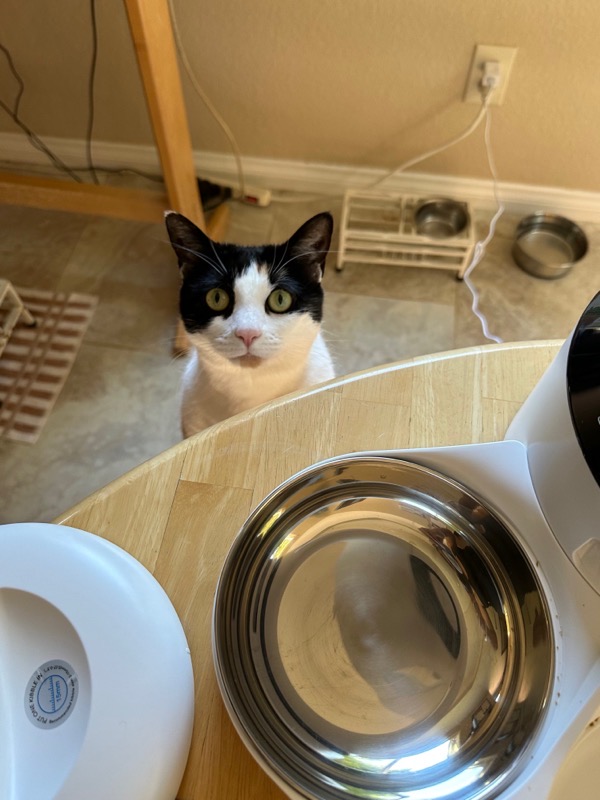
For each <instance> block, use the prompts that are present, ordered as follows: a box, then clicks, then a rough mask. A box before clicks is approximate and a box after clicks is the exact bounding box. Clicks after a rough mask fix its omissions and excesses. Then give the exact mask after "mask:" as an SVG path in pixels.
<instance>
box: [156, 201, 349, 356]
mask: <svg viewBox="0 0 600 800" xmlns="http://www.w3.org/2000/svg"><path fill="white" fill-rule="evenodd" d="M166 225H167V230H168V232H169V236H170V239H171V243H172V245H173V248H174V250H175V253H176V254H177V258H178V261H179V266H180V268H181V273H182V286H181V292H180V312H181V317H182V320H183V323H184V325H185V328H186V331H187V332H188V335H189V336H190V338H191V340H192V342H193V343H194V345H195V346H196V347H198V348H199V349H200V350H201V351H205V352H209V351H212V352H213V353H217V354H219V355H220V356H223V357H225V358H227V359H229V360H231V361H233V362H235V363H239V364H240V366H256V365H257V364H258V363H260V362H261V361H262V360H265V359H270V358H273V357H274V356H276V355H278V354H280V353H281V352H282V351H285V354H286V357H288V356H289V357H290V358H293V357H294V355H295V354H297V355H298V356H301V355H302V354H303V353H305V352H306V350H307V348H308V347H310V345H311V344H312V342H313V341H314V339H315V336H316V335H317V333H318V331H319V326H320V322H321V317H322V311H323V289H322V287H321V279H322V276H323V270H324V268H325V258H326V255H327V251H328V249H329V244H330V241H331V234H332V230H333V220H332V217H331V215H330V214H328V213H323V214H318V215H317V216H315V217H313V218H312V219H310V220H308V222H306V223H304V225H302V227H301V228H299V230H297V231H296V233H295V234H294V235H293V236H292V237H291V238H290V239H289V240H288V241H287V242H284V243H283V244H278V245H264V246H261V247H245V246H241V245H232V244H218V243H217V242H213V241H212V240H211V239H209V238H208V237H207V236H206V234H204V233H203V232H202V231H200V230H199V229H198V228H197V227H196V226H195V225H194V224H193V223H192V222H190V221H189V220H188V219H186V218H185V217H183V216H181V214H176V213H174V212H170V213H168V214H167V216H166Z"/></svg>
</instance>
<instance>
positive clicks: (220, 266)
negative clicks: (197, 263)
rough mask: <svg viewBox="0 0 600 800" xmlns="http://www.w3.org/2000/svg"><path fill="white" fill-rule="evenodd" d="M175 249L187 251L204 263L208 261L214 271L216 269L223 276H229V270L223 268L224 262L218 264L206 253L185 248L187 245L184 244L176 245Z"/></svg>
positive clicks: (174, 245)
mask: <svg viewBox="0 0 600 800" xmlns="http://www.w3.org/2000/svg"><path fill="white" fill-rule="evenodd" d="M173 247H176V248H177V249H178V250H185V251H186V252H187V253H191V254H192V255H193V256H195V257H196V258H200V259H201V260H202V261H206V263H207V264H210V266H211V267H213V269H216V270H217V272H220V273H221V274H222V275H226V274H227V270H226V269H225V267H224V266H223V263H222V262H219V263H217V262H216V261H213V259H212V258H210V257H209V256H207V255H205V254H204V253H199V252H198V251H197V250H192V249H191V247H185V245H183V244H178V243H174V244H173ZM215 255H216V254H215Z"/></svg>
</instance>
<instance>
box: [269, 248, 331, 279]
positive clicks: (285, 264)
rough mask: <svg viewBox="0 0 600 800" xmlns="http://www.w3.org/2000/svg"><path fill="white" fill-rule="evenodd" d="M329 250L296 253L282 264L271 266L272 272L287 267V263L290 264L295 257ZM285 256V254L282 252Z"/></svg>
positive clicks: (274, 272)
mask: <svg viewBox="0 0 600 800" xmlns="http://www.w3.org/2000/svg"><path fill="white" fill-rule="evenodd" d="M329 252H330V251H329V250H306V251H304V252H302V253H297V254H296V255H295V256H292V257H291V258H288V260H287V261H285V262H284V263H283V264H281V263H280V264H278V265H277V267H274V268H273V274H276V273H277V272H279V271H280V270H283V269H285V268H286V267H287V265H288V264H291V263H292V261H295V260H296V259H297V258H302V257H303V256H308V255H314V254H315V253H329ZM284 257H285V254H284Z"/></svg>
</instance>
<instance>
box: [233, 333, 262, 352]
mask: <svg viewBox="0 0 600 800" xmlns="http://www.w3.org/2000/svg"><path fill="white" fill-rule="evenodd" d="M235 335H236V336H237V338H238V339H241V340H242V342H243V343H244V344H245V345H246V347H248V348H249V347H250V345H251V344H252V342H253V341H255V340H256V339H258V338H259V337H260V336H261V332H260V331H257V330H254V329H253V328H239V329H238V330H237V331H236V332H235Z"/></svg>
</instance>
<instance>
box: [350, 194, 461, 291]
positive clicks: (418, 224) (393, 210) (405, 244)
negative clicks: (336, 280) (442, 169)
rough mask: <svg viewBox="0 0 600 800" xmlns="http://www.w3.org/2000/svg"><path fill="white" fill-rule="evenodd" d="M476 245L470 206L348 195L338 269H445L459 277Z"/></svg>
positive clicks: (444, 201)
mask: <svg viewBox="0 0 600 800" xmlns="http://www.w3.org/2000/svg"><path fill="white" fill-rule="evenodd" d="M474 245H475V239H474V226H473V215H472V212H471V208H470V206H469V204H468V203H466V202H461V201H457V200H451V199H449V198H432V197H415V196H413V195H399V194H392V193H389V192H374V191H348V192H346V195H345V197H344V204H343V209H342V222H341V228H340V240H339V251H338V257H337V264H336V268H337V269H338V270H342V269H343V268H344V266H345V265H346V264H348V263H359V264H371V265H381V264H383V265H389V266H397V267H420V268H428V269H445V270H452V271H455V272H456V276H457V278H463V277H464V274H465V271H466V269H467V267H468V265H469V262H470V259H471V255H472V253H473V248H474Z"/></svg>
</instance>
